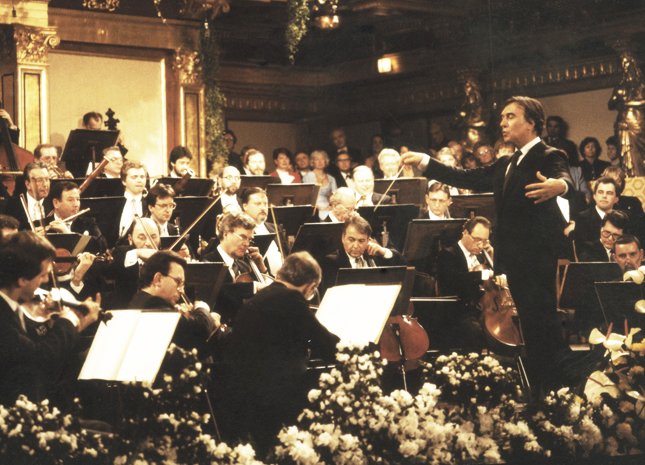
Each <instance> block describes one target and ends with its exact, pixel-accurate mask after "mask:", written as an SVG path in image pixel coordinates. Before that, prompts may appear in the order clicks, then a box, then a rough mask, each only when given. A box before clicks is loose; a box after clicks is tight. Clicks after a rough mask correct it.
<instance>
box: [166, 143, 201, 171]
mask: <svg viewBox="0 0 645 465" xmlns="http://www.w3.org/2000/svg"><path fill="white" fill-rule="evenodd" d="M192 161H193V154H192V152H191V151H190V150H189V149H188V147H184V146H182V145H178V146H176V147H174V148H173V149H172V150H171V151H170V156H169V157H168V170H169V172H170V173H169V174H168V176H170V177H171V178H181V177H183V176H184V175H185V174H186V173H190V175H191V176H194V175H195V172H194V171H193V170H192V168H191V167H190V163H191V162H192Z"/></svg>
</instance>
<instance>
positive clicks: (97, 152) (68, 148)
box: [61, 129, 119, 178]
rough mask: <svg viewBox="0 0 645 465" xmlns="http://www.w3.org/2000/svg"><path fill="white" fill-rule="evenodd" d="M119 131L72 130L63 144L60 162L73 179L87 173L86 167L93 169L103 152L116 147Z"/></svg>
mask: <svg viewBox="0 0 645 465" xmlns="http://www.w3.org/2000/svg"><path fill="white" fill-rule="evenodd" d="M117 140H119V131H118V130H115V131H103V130H100V129H72V130H71V131H70V132H69V136H68V137H67V142H65V148H64V149H63V154H62V155H61V161H62V162H65V168H67V169H68V170H69V171H70V172H71V173H72V174H73V175H74V177H75V178H82V177H83V176H85V174H86V173H87V166H88V165H90V164H91V165H92V169H94V168H95V167H96V166H97V165H98V164H99V163H100V162H101V160H103V150H104V149H106V148H108V147H112V146H114V145H116V142H117Z"/></svg>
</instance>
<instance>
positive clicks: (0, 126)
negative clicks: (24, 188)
mask: <svg viewBox="0 0 645 465" xmlns="http://www.w3.org/2000/svg"><path fill="white" fill-rule="evenodd" d="M3 109H4V105H3V102H2V101H1V100H0V110H3ZM0 142H1V143H0V173H1V174H2V184H3V185H4V187H5V189H6V191H7V193H8V194H9V195H13V192H14V190H15V188H16V176H20V175H22V171H23V169H24V168H25V166H27V165H28V164H29V163H31V162H33V161H34V154H33V153H31V152H30V151H28V150H25V149H23V148H22V147H19V146H18V145H16V144H14V143H13V142H11V132H10V130H9V125H8V124H7V120H6V119H5V118H3V117H2V116H0Z"/></svg>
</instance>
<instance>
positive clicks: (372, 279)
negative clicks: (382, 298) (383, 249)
mask: <svg viewBox="0 0 645 465" xmlns="http://www.w3.org/2000/svg"><path fill="white" fill-rule="evenodd" d="M343 284H400V285H401V291H400V292H399V296H398V297H397V298H396V303H395V304H394V308H393V309H392V313H391V315H407V314H408V304H409V303H410V297H412V288H413V287H414V268H413V267H408V266H379V267H375V268H340V269H339V270H338V274H337V275H336V284H335V285H336V286H341V285H343Z"/></svg>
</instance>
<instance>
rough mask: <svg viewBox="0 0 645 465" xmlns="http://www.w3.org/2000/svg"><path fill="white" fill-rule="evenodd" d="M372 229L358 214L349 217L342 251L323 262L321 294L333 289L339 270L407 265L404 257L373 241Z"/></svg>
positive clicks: (329, 256) (345, 225)
mask: <svg viewBox="0 0 645 465" xmlns="http://www.w3.org/2000/svg"><path fill="white" fill-rule="evenodd" d="M371 235H372V227H371V226H370V224H369V222H368V221H367V220H365V219H364V218H362V217H361V216H360V215H359V214H358V213H353V214H351V215H349V216H348V217H347V220H346V221H345V224H344V225H343V235H342V237H341V242H342V249H340V250H337V251H336V252H334V253H332V254H329V255H327V256H326V257H325V260H324V261H323V262H322V267H323V279H324V282H323V286H322V288H321V294H323V295H324V293H325V291H326V290H327V289H328V288H330V287H332V286H334V285H335V283H336V275H337V274H338V270H339V269H340V268H374V267H377V266H399V265H404V264H405V260H404V259H403V257H402V256H401V254H400V253H399V252H398V251H397V250H396V249H392V248H386V247H383V246H381V245H380V244H379V243H378V242H377V241H375V240H374V239H372V237H371Z"/></svg>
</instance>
